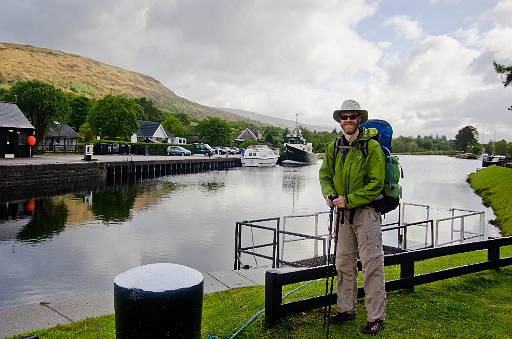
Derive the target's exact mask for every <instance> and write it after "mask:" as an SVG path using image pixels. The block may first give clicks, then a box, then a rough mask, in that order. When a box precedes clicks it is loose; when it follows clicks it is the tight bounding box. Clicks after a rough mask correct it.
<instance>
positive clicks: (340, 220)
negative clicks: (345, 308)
mask: <svg viewBox="0 0 512 339" xmlns="http://www.w3.org/2000/svg"><path fill="white" fill-rule="evenodd" d="M344 222H345V210H344V209H343V208H336V222H335V223H334V234H335V237H334V251H333V252H334V253H333V257H334V259H333V261H334V263H335V264H336V248H337V247H338V236H339V234H338V232H339V225H340V224H341V225H343V224H344ZM330 268H331V265H329V272H330ZM328 278H331V287H330V289H329V297H330V296H331V295H332V292H333V289H334V275H331V276H330V277H329V276H328ZM328 307H329V312H328V318H330V317H331V302H330V300H329V302H328ZM329 320H330V319H327V332H326V335H325V337H326V338H329V328H330V326H329V325H330V324H331V322H330V321H329Z"/></svg>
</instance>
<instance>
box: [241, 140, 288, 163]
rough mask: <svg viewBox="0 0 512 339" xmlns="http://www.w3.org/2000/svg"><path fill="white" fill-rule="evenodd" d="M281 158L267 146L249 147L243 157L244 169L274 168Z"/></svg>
mask: <svg viewBox="0 0 512 339" xmlns="http://www.w3.org/2000/svg"><path fill="white" fill-rule="evenodd" d="M278 158H279V156H278V155H277V154H276V153H275V152H274V151H273V150H272V149H270V148H269V147H268V146H267V145H256V146H251V147H248V148H247V149H246V150H245V152H244V156H243V157H242V166H244V167H272V166H275V165H276V163H277V159H278Z"/></svg>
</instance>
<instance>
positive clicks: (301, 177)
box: [282, 169, 308, 193]
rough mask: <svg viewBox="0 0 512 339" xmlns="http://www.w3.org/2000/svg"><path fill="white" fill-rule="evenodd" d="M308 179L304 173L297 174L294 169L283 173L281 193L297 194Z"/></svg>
mask: <svg viewBox="0 0 512 339" xmlns="http://www.w3.org/2000/svg"><path fill="white" fill-rule="evenodd" d="M307 179H308V178H307V177H306V175H305V174H304V172H302V171H301V172H299V171H298V170H296V169H290V171H287V172H283V184H282V187H283V192H292V193H298V192H300V191H302V189H304V187H305V186H306V183H307V181H308V180H307Z"/></svg>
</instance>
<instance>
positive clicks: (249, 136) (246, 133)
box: [235, 128, 258, 140]
mask: <svg viewBox="0 0 512 339" xmlns="http://www.w3.org/2000/svg"><path fill="white" fill-rule="evenodd" d="M235 140H258V137H257V136H256V135H255V134H254V133H253V132H252V131H251V130H250V129H249V128H246V129H244V130H243V131H242V133H240V135H239V136H238V137H237V138H236V139H235Z"/></svg>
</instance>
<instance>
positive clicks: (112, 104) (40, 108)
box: [0, 80, 512, 155]
mask: <svg viewBox="0 0 512 339" xmlns="http://www.w3.org/2000/svg"><path fill="white" fill-rule="evenodd" d="M0 100H2V101H10V102H16V104H17V105H18V107H19V108H20V109H21V110H22V111H23V112H24V113H25V114H26V115H27V118H28V119H29V120H30V122H31V123H32V124H33V125H34V127H35V129H36V135H37V136H39V137H38V139H40V136H43V135H45V134H46V132H47V130H48V127H49V126H50V123H51V122H52V121H54V120H57V121H60V122H65V123H66V124H68V125H70V126H71V127H72V128H73V129H75V130H77V131H79V134H80V136H81V138H82V140H83V141H84V142H89V141H91V140H94V139H95V138H96V136H100V137H101V138H102V139H104V140H114V141H129V140H130V136H131V135H132V134H133V133H135V132H136V131H137V130H138V128H139V121H140V120H149V121H156V122H160V123H161V124H162V125H163V126H164V128H166V129H167V130H168V131H170V132H171V133H172V134H174V135H175V136H179V137H184V138H187V139H192V141H201V142H205V143H208V144H210V145H211V146H233V145H235V144H236V143H235V141H234V139H235V138H236V137H237V136H238V135H239V134H240V133H241V132H242V131H243V130H245V129H246V128H249V129H251V130H253V131H260V132H261V134H262V136H263V138H262V139H261V140H259V141H254V140H248V141H246V142H243V143H239V144H238V145H237V146H239V147H247V146H248V145H250V144H254V143H258V142H259V143H266V144H268V145H270V146H272V147H276V148H278V147H281V146H282V144H283V140H284V137H285V136H287V135H289V134H290V133H292V132H293V131H290V130H289V129H288V128H281V127H277V126H270V125H256V124H253V123H250V122H247V121H243V120H241V121H227V120H225V119H222V118H217V117H208V118H205V119H202V120H199V121H198V120H195V119H193V118H192V117H191V116H190V115H189V114H187V113H186V112H185V111H183V110H181V109H179V107H178V106H179V105H178V106H177V109H176V111H174V112H171V111H163V110H161V109H159V108H158V107H156V106H155V104H154V103H153V102H152V101H151V100H149V99H147V98H145V97H141V98H128V97H123V96H116V95H106V96H104V97H103V98H100V99H97V100H95V99H91V98H88V97H85V96H82V95H78V94H76V93H73V92H64V91H62V90H61V89H59V88H56V87H54V86H53V85H51V84H48V83H45V82H42V81H38V80H30V81H18V82H16V83H14V84H13V85H12V86H11V87H10V88H0ZM300 133H301V134H302V136H303V137H304V138H306V140H308V142H311V143H312V144H313V150H314V151H315V152H318V153H323V152H325V150H326V148H327V145H328V144H329V143H331V142H332V141H334V140H335V139H336V137H338V136H340V135H341V134H340V133H339V132H338V131H337V130H336V129H333V130H332V131H331V132H326V131H311V130H308V129H306V128H302V127H301V128H300ZM478 135H479V134H478V130H477V129H476V128H475V127H473V126H464V127H463V128H461V129H460V130H459V131H458V133H457V135H456V136H455V139H453V140H449V139H448V138H447V137H446V136H445V135H441V136H439V135H436V136H433V135H426V136H421V135H418V136H416V137H411V136H399V137H395V138H394V139H393V140H392V148H393V152H395V153H430V154H453V153H457V152H470V153H475V154H480V153H481V152H482V151H483V150H485V151H486V152H488V153H490V152H492V150H493V149H495V151H496V154H503V155H512V142H507V141H506V140H500V141H498V142H496V143H489V144H487V145H481V144H479V143H478Z"/></svg>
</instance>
